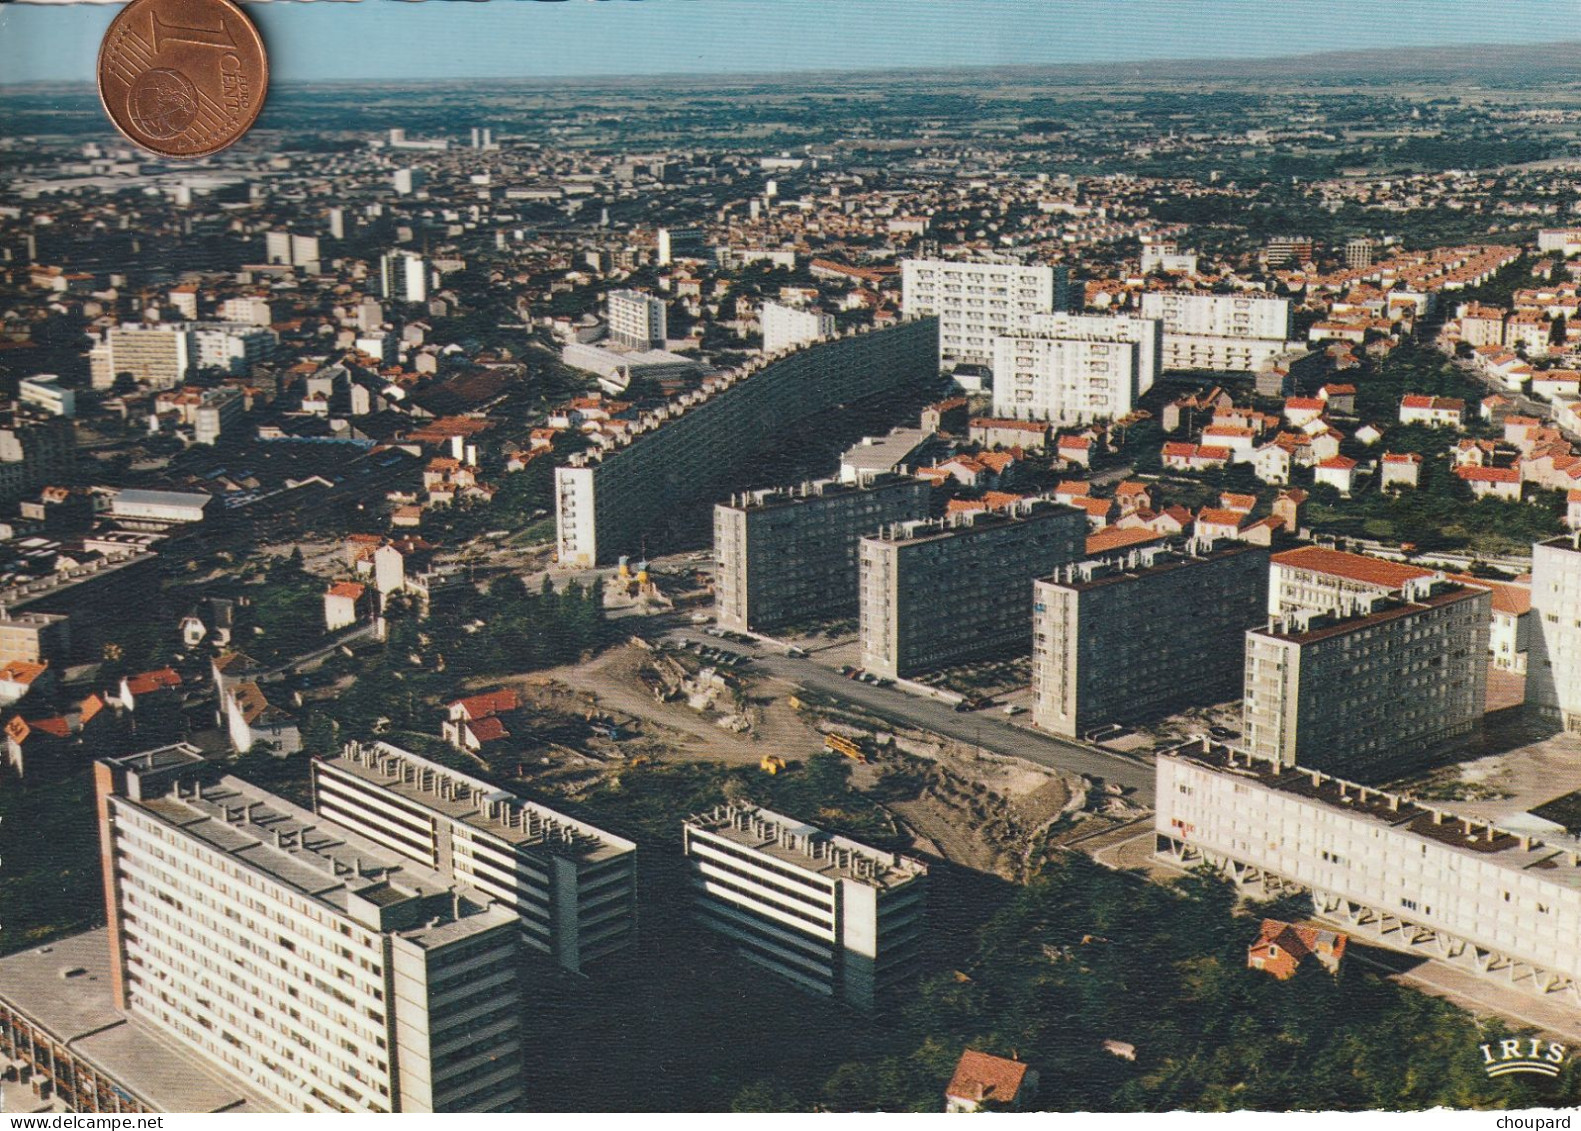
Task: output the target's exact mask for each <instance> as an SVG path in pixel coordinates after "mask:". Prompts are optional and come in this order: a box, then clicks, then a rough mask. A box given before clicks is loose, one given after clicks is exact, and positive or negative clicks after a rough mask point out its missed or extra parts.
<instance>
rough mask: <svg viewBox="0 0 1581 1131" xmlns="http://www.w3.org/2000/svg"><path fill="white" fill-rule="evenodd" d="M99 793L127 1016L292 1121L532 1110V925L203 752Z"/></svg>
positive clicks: (102, 768)
mask: <svg viewBox="0 0 1581 1131" xmlns="http://www.w3.org/2000/svg"><path fill="white" fill-rule="evenodd" d="M94 776H95V784H96V790H97V794H98V805H99V833H100V841H101V849H102V856H103V859H104V862H105V875H104V891H105V905H106V911H107V914H108V919H109V936H110V946H111V952H112V974H111V986H112V991H113V995H114V999H115V1001H114V1004H115V1006H116V1008H117V1009H119V1010H122V1011H124V1012H126V1013H129V1014H131V1015H132V1016H134V1017H136V1018H137V1019H139V1020H140V1021H142V1022H144V1023H145V1024H148V1025H150V1026H152V1027H154V1028H155V1029H157V1030H158V1031H159V1032H161V1033H162V1034H164V1035H166V1036H168V1037H170V1038H173V1039H174V1040H176V1041H177V1042H178V1043H180V1044H181V1045H183V1046H185V1047H187V1048H189V1049H191V1050H192V1051H193V1052H195V1053H196V1054H198V1055H199V1056H200V1057H203V1058H207V1059H208V1060H209V1061H211V1062H212V1063H213V1064H214V1065H216V1067H218V1068H220V1069H221V1070H223V1071H226V1072H229V1073H232V1074H234V1075H236V1076H239V1077H240V1078H241V1079H243V1080H245V1081H246V1082H247V1083H248V1084H249V1085H251V1086H252V1087H254V1088H256V1089H258V1090H259V1091H261V1092H264V1093H266V1094H267V1095H269V1096H271V1097H273V1098H274V1099H275V1100H276V1101H278V1102H279V1103H280V1104H281V1105H282V1106H284V1107H286V1108H287V1109H288V1110H295V1111H302V1112H316V1111H343V1112H344V1111H356V1112H363V1111H367V1112H374V1111H382V1112H394V1111H401V1112H445V1111H499V1110H507V1109H510V1108H512V1107H515V1106H516V1105H517V1104H518V1103H519V1102H520V1100H521V1097H522V1094H523V1088H522V1063H521V1060H522V1057H521V1050H522V1043H521V1017H522V1011H523V1008H524V1007H523V1003H522V995H521V989H520V985H519V974H518V970H517V963H518V962H519V943H518V938H519V931H518V926H517V918H516V916H515V915H514V914H513V913H511V912H510V911H509V910H507V909H505V908H503V907H501V906H498V905H497V904H495V903H494V902H493V901H492V900H490V899H489V898H488V897H487V896H484V895H482V894H481V893H479V892H478V891H477V890H476V889H475V888H471V887H467V886H462V885H458V884H455V883H452V882H451V881H449V880H448V879H446V878H445V877H444V876H442V875H440V874H439V873H438V872H436V871H434V870H433V869H432V867H429V866H425V865H424V864H420V863H417V862H415V861H413V860H412V859H411V858H409V857H406V856H403V855H400V854H397V853H395V852H392V851H390V850H389V849H387V848H385V847H382V846H380V845H379V844H377V843H375V842H374V841H372V840H371V839H368V838H366V837H363V836H360V835H358V834H356V833H355V832H352V831H351V830H349V829H347V828H345V827H343V826H340V825H337V824H335V823H333V822H329V821H326V820H322V819H320V818H317V817H315V816H314V815H313V814H311V813H309V812H307V811H306V810H303V809H300V808H298V807H297V806H295V805H292V804H291V803H290V802H288V801H285V800H284V799H282V798H280V797H277V796H275V795H273V794H270V793H266V792H265V791H263V790H261V789H259V788H257V787H256V786H253V785H251V784H249V783H247V782H245V781H242V780H241V779H239V778H235V777H229V776H225V777H222V776H220V774H219V773H218V771H217V770H216V769H215V768H214V767H212V766H210V765H209V764H208V763H206V762H205V760H204V758H203V756H202V755H201V754H200V753H199V752H198V751H197V750H196V749H195V748H193V747H190V746H170V747H163V748H161V749H158V750H151V751H147V752H144V753H141V754H134V755H130V756H127V757H121V758H112V759H107V760H105V761H101V762H99V763H98V764H97V765H96V766H95V767H94Z"/></svg>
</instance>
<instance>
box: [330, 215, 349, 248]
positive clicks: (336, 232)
mask: <svg viewBox="0 0 1581 1131" xmlns="http://www.w3.org/2000/svg"><path fill="white" fill-rule="evenodd" d="M329 234H330V236H331V237H332V238H333V239H337V240H343V239H345V238H346V210H345V209H344V208H331V209H330V210H329Z"/></svg>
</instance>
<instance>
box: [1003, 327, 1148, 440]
mask: <svg viewBox="0 0 1581 1131" xmlns="http://www.w3.org/2000/svg"><path fill="white" fill-rule="evenodd" d="M1027 322H1028V326H1027V330H1026V332H1024V333H1021V334H1015V335H1005V336H1002V337H999V338H996V339H994V360H993V366H994V409H993V411H994V415H995V416H998V417H1003V418H1006V419H1013V420H1039V421H1044V420H1046V421H1049V422H1051V423H1054V424H1058V425H1062V426H1069V425H1078V424H1088V423H1091V422H1093V421H1098V420H1113V419H1116V418H1118V417H1122V416H1124V415H1125V414H1126V413H1128V412H1130V411H1131V410H1132V409H1133V408H1134V407H1135V406H1136V403H1137V400H1138V399H1139V398H1140V397H1141V396H1142V394H1143V393H1145V392H1147V391H1148V390H1149V389H1151V388H1152V387H1153V383H1154V382H1155V381H1157V380H1158V377H1159V374H1160V372H1161V366H1162V363H1163V352H1164V345H1163V324H1162V323H1160V322H1159V321H1157V320H1155V319H1147V318H1131V317H1128V316H1125V315H1104V314H1063V313H1062V314H1039V315H1033V316H1032V317H1030V318H1029V319H1028V320H1027Z"/></svg>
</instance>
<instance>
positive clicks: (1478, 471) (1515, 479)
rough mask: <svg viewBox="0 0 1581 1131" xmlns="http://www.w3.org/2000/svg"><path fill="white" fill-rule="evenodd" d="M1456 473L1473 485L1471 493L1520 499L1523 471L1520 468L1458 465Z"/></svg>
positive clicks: (1483, 496) (1482, 496)
mask: <svg viewBox="0 0 1581 1131" xmlns="http://www.w3.org/2000/svg"><path fill="white" fill-rule="evenodd" d="M1455 474H1456V475H1458V476H1460V478H1461V479H1463V480H1465V481H1466V483H1468V484H1469V485H1470V486H1471V493H1472V494H1473V495H1475V496H1476V497H1477V498H1479V499H1482V498H1486V497H1488V496H1489V495H1491V496H1493V497H1494V498H1496V499H1509V500H1512V501H1516V502H1519V501H1520V497H1521V473H1520V470H1519V469H1518V468H1514V467H1457V468H1455Z"/></svg>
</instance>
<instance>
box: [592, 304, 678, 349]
mask: <svg viewBox="0 0 1581 1131" xmlns="http://www.w3.org/2000/svg"><path fill="white" fill-rule="evenodd" d="M606 305H607V307H608V311H607V313H608V319H609V336H610V338H611V340H613V341H614V343H615V344H616V345H620V346H626V347H628V348H630V349H639V350H645V349H662V348H663V347H664V342H665V339H666V338H667V337H668V335H669V316H668V313H667V311H666V309H665V305H664V300H663V299H661V298H655V297H654V296H653V295H648V294H643V293H642V292H641V291H610V292H609V298H608V302H607V303H606Z"/></svg>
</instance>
